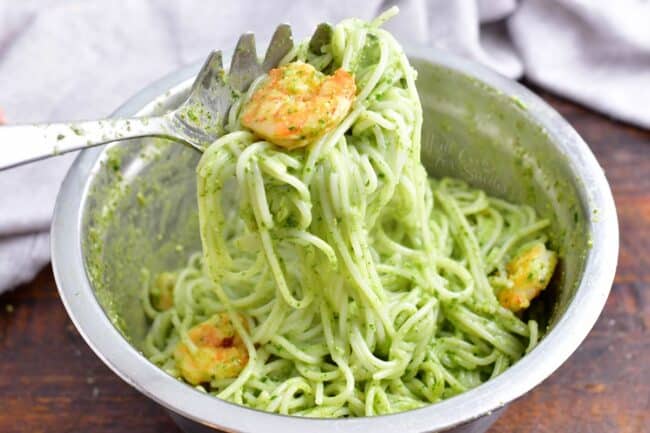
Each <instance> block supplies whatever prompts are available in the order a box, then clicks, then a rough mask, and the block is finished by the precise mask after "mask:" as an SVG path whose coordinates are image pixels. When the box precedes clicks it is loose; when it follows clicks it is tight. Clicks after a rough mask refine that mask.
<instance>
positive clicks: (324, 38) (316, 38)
mask: <svg viewBox="0 0 650 433" xmlns="http://www.w3.org/2000/svg"><path fill="white" fill-rule="evenodd" d="M331 40H332V26H331V24H328V23H320V24H319V25H318V27H316V31H315V32H314V35H313V36H312V37H311V39H310V40H309V51H311V52H312V53H314V54H322V53H321V48H323V45H327V44H329V43H330V41H331Z"/></svg>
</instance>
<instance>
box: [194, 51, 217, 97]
mask: <svg viewBox="0 0 650 433" xmlns="http://www.w3.org/2000/svg"><path fill="white" fill-rule="evenodd" d="M223 72H224V71H223V60H222V55H221V51H213V52H211V53H210V55H209V56H208V58H207V59H206V61H205V63H203V66H202V67H201V70H200V71H199V74H198V75H197V77H196V80H195V81H194V84H193V85H192V93H193V92H194V91H196V90H199V89H198V88H199V86H201V87H203V88H204V89H206V90H207V89H211V88H212V87H213V83H214V82H215V81H223V75H224V73H223Z"/></svg>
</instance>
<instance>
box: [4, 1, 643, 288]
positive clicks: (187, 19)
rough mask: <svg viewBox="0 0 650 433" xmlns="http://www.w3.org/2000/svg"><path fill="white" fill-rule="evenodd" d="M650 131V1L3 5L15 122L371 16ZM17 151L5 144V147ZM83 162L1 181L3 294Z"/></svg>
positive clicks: (116, 99) (104, 105) (113, 102)
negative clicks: (212, 56) (242, 45)
mask: <svg viewBox="0 0 650 433" xmlns="http://www.w3.org/2000/svg"><path fill="white" fill-rule="evenodd" d="M393 4H398V5H399V7H400V9H401V13H400V15H398V16H397V17H395V18H394V19H393V20H391V21H390V22H389V23H387V25H386V27H387V28H388V29H389V30H391V31H392V32H394V33H395V35H396V36H397V37H398V39H399V40H400V41H401V42H403V43H407V44H408V43H412V44H419V45H428V46H435V47H437V48H440V49H444V50H449V51H453V52H455V53H457V54H460V55H462V56H465V57H468V58H470V59H473V60H476V61H478V62H480V63H483V64H485V65H487V66H488V67H490V68H492V69H494V70H496V71H498V72H499V73H501V74H503V75H505V76H508V77H511V78H520V77H522V76H524V75H525V76H526V77H527V78H528V79H530V80H531V81H533V82H535V83H537V84H539V85H540V86H543V87H545V88H547V89H549V90H551V91H553V92H555V93H558V94H560V95H563V96H565V97H567V98H571V99H573V100H575V101H578V102H580V103H582V104H584V105H587V106H589V107H591V108H593V109H595V110H598V111H601V112H603V113H606V114H608V115H610V116H612V117H615V118H619V119H622V120H625V121H627V122H630V123H634V124H636V125H639V126H642V127H646V128H650V110H648V109H647V107H648V103H647V101H648V100H650V24H649V23H650V2H645V1H642V0H619V1H617V2H595V1H589V0H522V1H520V2H517V1H516V0H454V1H449V0H428V1H427V0H401V1H399V0H398V1H381V0H376V1H373V0H359V1H347V2H341V1H339V0H318V1H299V0H275V1H273V2H260V1H253V0H238V1H236V2H226V1H206V0H149V1H129V0H112V1H111V2H107V1H102V0H58V1H57V0H40V1H35V0H21V1H19V2H9V1H4V2H0V107H2V109H3V110H4V113H5V117H6V118H7V121H8V122H11V123H20V122H47V121H57V120H69V119H92V118H99V117H103V116H107V115H109V114H110V113H111V112H112V111H113V110H114V109H115V108H116V107H117V106H119V105H120V104H121V103H122V102H123V101H124V100H126V99H127V98H128V97H129V96H131V95H133V94H134V93H135V92H137V91H138V90H139V89H141V88H142V87H144V86H146V85H147V84H148V83H150V82H152V81H154V80H155V79H157V78H159V77H161V76H163V75H165V74H167V73H170V72H172V71H173V70H175V69H177V68H179V67H180V66H182V65H185V64H188V63H190V62H193V61H197V60H201V59H202V58H204V57H205V55H206V53H207V52H208V51H210V50H212V49H214V48H221V49H224V50H230V49H232V48H233V46H234V44H235V42H236V39H237V37H238V35H239V34H241V33H242V32H245V31H249V30H254V31H255V33H256V35H257V38H258V41H259V43H260V45H262V44H264V43H265V42H266V41H268V39H269V37H270V35H271V34H272V32H273V29H274V28H275V26H276V25H277V24H278V23H281V22H289V23H291V24H292V27H293V29H294V34H295V36H296V37H297V38H303V37H306V36H308V35H309V34H310V33H311V31H312V30H313V29H314V28H315V26H316V25H317V24H318V23H319V22H321V21H329V22H337V21H339V20H341V19H343V18H346V17H349V16H356V17H360V18H364V19H370V18H372V17H373V16H375V15H376V14H377V13H378V12H380V11H381V10H383V9H385V8H387V7H388V6H390V5H393ZM12 145H17V144H16V143H0V156H1V153H2V147H3V146H12ZM73 158H74V155H66V156H62V157H59V158H56V159H51V160H47V161H41V162H38V163H34V164H31V165H28V166H23V167H19V168H15V169H11V170H7V171H4V172H0V197H2V198H1V199H0V292H2V291H4V290H7V289H9V288H12V287H15V286H17V285H19V284H21V283H23V282H26V281H29V280H30V279H31V278H33V277H34V275H35V273H36V272H37V271H38V270H39V269H40V268H42V267H43V266H44V265H45V264H47V262H48V261H49V246H48V242H49V241H48V236H47V230H48V227H49V224H50V218H51V214H52V209H53V206H54V201H55V198H56V193H57V191H58V188H59V185H60V183H61V180H62V179H63V176H64V174H65V172H66V170H67V169H68V167H69V165H70V163H71V161H72V159H73Z"/></svg>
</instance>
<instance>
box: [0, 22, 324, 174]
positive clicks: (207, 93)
mask: <svg viewBox="0 0 650 433" xmlns="http://www.w3.org/2000/svg"><path fill="white" fill-rule="evenodd" d="M330 37H331V27H330V26H329V24H326V23H322V24H320V25H319V26H318V28H317V29H316V31H315V32H314V34H313V36H312V38H311V39H310V42H309V49H310V50H311V51H312V52H314V53H320V51H321V49H322V47H323V45H325V44H327V43H328V42H329V40H330ZM292 48H293V38H292V35H291V27H289V26H288V25H287V24H282V25H280V26H278V27H277V29H276V30H275V33H274V34H273V37H272V38H271V42H270V44H269V47H268V49H267V50H266V55H265V56H264V59H263V60H262V61H261V62H260V60H259V58H258V57H257V53H256V49H255V36H254V35H253V34H252V33H246V34H243V35H242V36H241V37H240V38H239V41H238V42H237V46H236V48H235V52H234V54H233V56H232V61H231V63H230V69H229V72H228V73H227V74H226V72H225V71H224V68H223V62H222V54H221V51H214V52H212V53H211V54H210V55H209V56H208V58H207V60H206V61H205V63H204V64H203V67H202V68H201V70H200V72H199V74H198V75H197V77H196V80H195V81H194V84H192V89H191V91H190V95H189V97H188V98H187V100H186V101H185V102H184V103H183V104H182V105H181V106H180V107H179V108H177V109H176V110H173V111H169V112H167V113H165V114H163V115H161V116H156V117H135V118H131V119H105V120H93V121H82V122H67V123H49V124H40V125H11V126H2V127H0V170H2V169H5V168H10V167H14V166H16V165H20V164H25V163H28V162H32V161H35V160H39V159H43V158H48V157H51V156H56V155H60V154H63V153H67V152H71V151H74V150H79V149H84V148H87V147H93V146H99V145H102V144H106V143H110V142H112V141H117V140H123V139H128V138H140V137H163V138H167V139H171V140H174V141H177V142H180V143H183V144H186V145H189V146H191V147H193V148H195V149H197V150H198V151H203V149H205V147H206V146H207V145H209V144H210V143H212V142H213V141H214V140H216V139H217V138H219V136H221V135H223V133H224V129H223V126H224V121H225V119H226V118H227V114H228V110H229V109H230V106H231V105H232V103H233V102H234V99H235V98H236V97H237V96H238V95H241V94H242V93H243V92H245V91H246V90H247V89H248V87H249V86H250V84H251V82H252V81H253V80H254V79H255V78H257V77H259V76H260V75H262V74H264V73H266V72H267V71H268V70H269V69H271V68H273V67H275V66H277V65H278V63H279V62H280V60H282V58H283V57H284V56H285V55H287V53H288V52H289V51H290V50H291V49H292Z"/></svg>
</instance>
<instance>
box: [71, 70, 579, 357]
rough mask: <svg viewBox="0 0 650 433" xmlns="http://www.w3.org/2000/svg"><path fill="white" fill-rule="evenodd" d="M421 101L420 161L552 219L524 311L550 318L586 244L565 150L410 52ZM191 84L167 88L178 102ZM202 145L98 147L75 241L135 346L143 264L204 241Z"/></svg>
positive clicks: (561, 306)
mask: <svg viewBox="0 0 650 433" xmlns="http://www.w3.org/2000/svg"><path fill="white" fill-rule="evenodd" d="M412 62H413V65H414V66H415V67H416V68H417V70H418V74H419V76H418V81H417V82H418V89H419V91H420V97H421V100H422V105H423V109H424V126H423V131H422V134H423V136H422V137H423V150H422V160H423V163H424V164H425V166H426V167H427V169H428V171H429V173H430V175H432V176H436V177H440V176H452V177H457V178H461V179H464V180H465V181H467V182H468V183H469V184H471V185H473V186H476V187H480V188H483V189H485V190H486V191H487V192H488V193H490V194H492V195H495V196H498V197H501V198H505V199H507V200H510V201H513V202H516V203H525V204H528V205H530V206H532V207H534V208H535V209H536V210H537V212H538V213H539V214H540V215H542V216H544V217H546V218H549V219H550V220H551V221H552V229H551V233H552V236H553V238H552V243H553V247H554V248H555V249H557V250H558V251H559V252H560V257H561V262H560V263H561V264H560V271H559V272H558V275H557V276H556V278H555V279H554V282H553V288H552V289H549V290H547V291H546V292H545V294H544V296H543V297H542V299H541V300H540V301H539V302H537V303H536V306H535V308H532V309H531V312H530V313H529V314H533V315H535V316H536V318H538V319H541V320H542V321H543V323H545V324H547V325H548V327H549V328H552V327H553V326H554V324H555V323H557V321H558V320H559V319H560V318H561V317H562V314H563V312H564V311H565V310H566V308H567V306H568V305H569V304H570V301H571V299H572V297H573V295H574V294H575V291H576V288H577V286H578V283H579V281H580V279H581V275H582V273H583V270H584V266H585V260H586V255H587V251H588V243H589V235H588V229H587V227H588V224H587V223H586V222H587V221H588V219H589V218H590V215H589V213H590V210H589V205H588V203H587V201H586V199H585V198H584V195H582V194H581V192H580V191H581V188H580V180H579V179H577V178H576V176H575V175H574V170H572V168H571V164H570V159H569V158H567V155H565V154H563V153H562V151H561V150H560V149H559V147H558V146H557V145H556V144H554V141H553V140H552V139H551V138H550V136H549V135H548V134H547V133H546V131H544V130H543V129H542V128H541V127H540V126H539V123H538V122H537V121H536V120H535V119H534V118H533V117H532V115H531V114H530V113H529V111H528V109H527V107H526V106H525V105H524V104H523V103H522V102H521V101H520V100H518V99H515V98H513V97H510V96H508V95H506V94H504V93H501V92H499V91H497V90H495V89H494V88H492V87H489V86H488V85H486V84H484V83H483V82H481V81H478V80H476V79H474V78H471V77H469V76H466V75H463V74H461V73H459V72H458V71H456V70H454V69H450V68H447V67H444V66H436V65H432V64H431V63H429V62H427V61H423V60H419V59H417V58H413V59H412ZM189 85H190V82H186V83H183V84H182V85H181V86H180V87H179V90H178V91H175V92H171V93H169V94H166V95H163V96H162V97H161V98H160V99H159V100H158V103H157V104H156V106H155V108H154V109H153V113H156V112H162V111H165V110H168V109H170V108H172V107H175V106H177V105H178V104H179V102H180V101H181V100H182V99H183V97H184V96H185V95H186V94H187V89H188V88H189ZM199 156H200V155H199V154H198V153H197V152H196V151H194V150H192V149H190V148H188V147H185V146H182V145H179V144H175V143H171V142H168V141H165V140H157V139H156V140H154V139H142V140H130V141H125V142H120V143H116V144H113V145H110V146H107V147H106V148H105V149H104V151H103V152H102V153H101V154H100V156H99V159H98V160H97V162H96V166H95V168H94V176H93V178H92V181H91V183H90V184H89V186H88V188H87V194H86V196H85V199H84V201H83V203H82V207H83V209H82V213H83V219H82V251H83V259H84V264H85V267H86V272H87V274H88V276H89V278H90V280H91V284H92V287H93V289H94V292H95V295H96V297H97V299H98V300H99V303H100V304H101V306H102V307H103V309H104V311H105V312H106V314H107V315H108V316H109V317H110V319H111V320H112V322H113V323H114V324H115V325H116V326H117V328H118V329H119V330H120V332H121V333H122V334H123V335H124V336H125V337H126V338H127V339H128V341H129V342H130V343H131V344H132V345H133V346H135V347H136V348H140V346H141V343H142V341H143V338H144V335H145V332H146V328H147V322H146V319H145V316H144V313H143V310H142V307H141V303H140V297H141V294H142V293H143V287H144V284H146V283H147V272H150V273H151V274H153V275H155V274H156V273H158V272H162V271H165V270H171V269H176V268H179V267H181V266H183V265H184V264H185V262H186V261H187V259H188V256H189V255H190V254H191V253H193V252H196V251H200V248H201V245H200V239H199V232H198V217H197V205H196V198H195V191H196V186H195V174H194V169H195V167H196V164H197V161H198V159H199Z"/></svg>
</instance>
